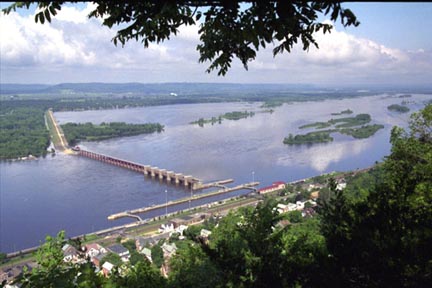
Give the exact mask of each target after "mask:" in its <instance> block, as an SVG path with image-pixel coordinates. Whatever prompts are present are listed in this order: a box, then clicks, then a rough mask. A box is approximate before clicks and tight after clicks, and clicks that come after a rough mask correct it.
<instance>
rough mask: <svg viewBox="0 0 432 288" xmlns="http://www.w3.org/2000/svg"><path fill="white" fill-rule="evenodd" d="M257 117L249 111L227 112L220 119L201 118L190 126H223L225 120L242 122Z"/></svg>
mask: <svg viewBox="0 0 432 288" xmlns="http://www.w3.org/2000/svg"><path fill="white" fill-rule="evenodd" d="M265 112H270V113H272V112H273V110H268V111H267V110H266V111H265ZM254 115H255V112H248V111H243V112H241V111H233V112H227V113H225V114H223V115H219V116H218V117H212V118H209V119H204V118H200V119H198V120H197V121H193V122H190V124H198V125H199V126H200V127H204V124H212V125H213V124H215V123H218V124H221V123H222V120H223V119H226V120H240V119H243V118H248V117H253V116H254Z"/></svg>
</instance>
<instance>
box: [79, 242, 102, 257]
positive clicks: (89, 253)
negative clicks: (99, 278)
mask: <svg viewBox="0 0 432 288" xmlns="http://www.w3.org/2000/svg"><path fill="white" fill-rule="evenodd" d="M84 251H85V256H86V257H87V258H90V259H91V258H93V257H95V256H97V255H99V254H101V253H106V252H107V251H106V249H105V248H104V247H102V246H101V245H99V244H97V243H91V244H86V245H85V246H84Z"/></svg>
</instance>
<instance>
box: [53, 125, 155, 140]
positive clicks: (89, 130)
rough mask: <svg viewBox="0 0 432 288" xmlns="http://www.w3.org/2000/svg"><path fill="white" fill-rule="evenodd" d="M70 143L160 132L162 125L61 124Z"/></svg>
mask: <svg viewBox="0 0 432 288" xmlns="http://www.w3.org/2000/svg"><path fill="white" fill-rule="evenodd" d="M61 127H62V129H63V132H64V133H65V136H66V138H67V139H68V141H69V144H70V145H76V144H77V143H78V142H79V141H80V140H85V141H98V140H105V139H110V138H115V137H124V136H134V135H139V134H149V133H154V132H158V133H160V132H162V131H163V129H164V126H163V125H161V124H159V123H146V124H127V123H124V122H112V123H101V124H100V125H94V124H92V123H84V124H81V123H66V124H64V125H61Z"/></svg>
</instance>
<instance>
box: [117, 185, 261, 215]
mask: <svg viewBox="0 0 432 288" xmlns="http://www.w3.org/2000/svg"><path fill="white" fill-rule="evenodd" d="M258 185H259V182H251V183H246V184H241V185H238V186H235V187H231V188H224V189H221V190H218V191H215V192H209V193H205V194H199V195H195V196H193V197H187V198H182V199H179V200H175V201H169V202H168V203H165V204H159V205H154V206H151V207H143V208H138V209H134V210H129V211H125V212H120V213H116V214H112V215H110V216H108V220H116V219H119V218H124V217H133V218H137V217H135V216H136V215H135V214H141V213H145V212H149V211H153V210H156V209H161V208H164V207H167V206H174V205H178V204H182V203H187V202H188V201H189V200H191V201H193V200H198V199H202V198H206V197H211V196H216V195H219V194H224V193H228V192H233V191H237V190H242V189H249V190H252V191H256V188H253V187H254V186H258ZM134 215H135V216H134ZM137 219H138V218H137ZM138 220H139V219H138Z"/></svg>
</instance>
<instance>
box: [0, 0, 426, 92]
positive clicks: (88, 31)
mask: <svg viewBox="0 0 432 288" xmlns="http://www.w3.org/2000/svg"><path fill="white" fill-rule="evenodd" d="M7 5H8V3H1V4H0V6H1V7H2V8H4V7H6V6H7ZM91 5H92V4H87V3H81V4H78V5H68V7H65V8H64V9H62V11H61V12H60V13H59V15H58V17H56V18H55V19H54V20H53V21H52V23H51V24H45V25H41V24H36V23H34V9H30V10H25V9H24V10H20V11H17V12H18V13H12V14H10V15H7V16H5V15H2V16H1V17H0V56H1V62H0V81H1V82H2V83H50V84H55V83H62V82H143V83H152V82H159V83H160V82H233V83H310V84H317V85H324V86H337V85H356V86H358V85H364V86H367V85H369V84H370V85H377V84H384V85H392V84H398V85H404V84H406V85H413V84H414V85H415V84H419V85H425V84H431V81H430V79H432V38H431V37H430V36H429V35H431V31H430V27H432V18H431V17H430V15H432V4H430V3H398V2H397V3H344V4H343V7H346V8H350V9H351V10H352V11H353V12H354V13H355V14H356V15H357V17H358V19H359V21H360V22H361V24H360V26H358V27H348V28H344V27H342V26H341V25H340V24H339V23H335V29H334V31H333V32H332V33H331V34H330V35H328V34H327V35H321V34H317V35H316V36H315V37H316V39H317V41H318V43H319V46H320V49H319V50H317V49H310V51H309V52H304V51H302V49H301V47H300V46H299V47H295V49H294V50H293V52H292V53H290V54H288V53H284V54H282V55H278V56H276V58H273V56H272V51H271V50H272V47H270V48H269V49H263V50H260V52H259V53H258V55H257V58H256V60H255V61H253V62H251V63H250V64H249V71H245V70H244V69H243V67H242V65H241V63H240V62H239V61H236V62H234V63H233V66H232V69H231V70H230V71H229V72H228V75H227V76H225V77H218V76H217V73H211V74H207V73H205V70H206V68H207V67H208V66H209V64H210V63H198V58H199V54H198V52H197V51H196V45H197V44H198V43H199V36H198V33H197V30H198V27H196V26H195V27H191V26H189V27H185V28H182V29H181V30H180V34H179V36H177V37H174V38H173V39H172V40H170V41H166V42H164V43H162V44H160V45H156V44H154V45H150V47H149V48H148V49H144V48H143V47H142V46H141V45H140V44H139V43H135V42H130V43H127V45H126V46H125V47H124V48H121V47H120V46H119V47H116V46H114V45H113V44H112V42H111V41H110V40H111V38H112V37H113V36H114V35H115V31H114V30H110V29H108V28H106V27H102V26H101V23H100V20H96V19H92V20H89V19H87V17H86V15H87V14H88V13H89V11H91V9H92V6H91ZM326 18H327V17H323V18H322V19H323V20H325V19H326Z"/></svg>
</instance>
